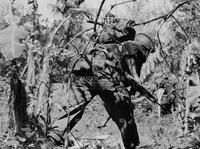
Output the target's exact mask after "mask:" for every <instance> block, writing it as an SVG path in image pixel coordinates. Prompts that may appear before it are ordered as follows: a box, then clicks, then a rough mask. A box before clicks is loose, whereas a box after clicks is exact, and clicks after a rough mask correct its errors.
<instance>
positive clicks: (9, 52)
mask: <svg viewBox="0 0 200 149" xmlns="http://www.w3.org/2000/svg"><path fill="white" fill-rule="evenodd" d="M5 20H6V21H7V22H8V23H9V24H10V25H9V26H8V27H7V28H5V29H3V30H1V31H0V49H1V52H2V54H3V56H4V57H5V59H6V60H12V59H14V58H18V57H20V56H21V55H22V54H23V52H24V50H26V45H25V43H22V40H23V39H25V38H26V37H27V36H28V32H27V31H26V30H25V29H23V28H20V27H18V26H17V24H16V23H17V22H18V20H17V19H16V17H14V16H13V14H12V12H11V11H10V13H9V14H8V15H7V16H6V17H5Z"/></svg>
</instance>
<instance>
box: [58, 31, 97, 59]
mask: <svg viewBox="0 0 200 149" xmlns="http://www.w3.org/2000/svg"><path fill="white" fill-rule="evenodd" d="M92 29H94V28H93V27H92V28H89V29H86V30H84V31H81V32H79V33H78V34H76V36H74V37H73V38H72V39H71V40H70V41H69V42H68V43H67V44H66V45H64V47H63V49H62V50H61V51H60V52H59V53H58V56H57V57H59V56H60V55H61V53H62V52H63V51H64V49H65V48H66V47H67V46H68V45H69V44H70V43H71V42H72V41H74V39H76V38H77V37H78V36H80V35H81V34H83V33H85V32H88V31H90V30H92Z"/></svg>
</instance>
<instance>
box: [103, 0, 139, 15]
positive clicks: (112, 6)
mask: <svg viewBox="0 0 200 149" xmlns="http://www.w3.org/2000/svg"><path fill="white" fill-rule="evenodd" d="M135 1H136V0H135ZM135 1H133V0H129V1H125V2H121V3H117V4H114V5H111V7H110V10H109V11H108V13H107V14H106V15H105V17H107V15H108V14H110V12H111V11H112V9H113V8H114V7H116V6H119V5H123V4H126V3H130V2H135Z"/></svg>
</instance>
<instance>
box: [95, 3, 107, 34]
mask: <svg viewBox="0 0 200 149" xmlns="http://www.w3.org/2000/svg"><path fill="white" fill-rule="evenodd" d="M104 2H105V0H102V2H101V5H100V7H99V11H98V13H97V16H96V19H95V22H94V32H96V27H97V21H98V18H99V15H100V13H101V9H102V7H103V4H104Z"/></svg>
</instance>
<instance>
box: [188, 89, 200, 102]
mask: <svg viewBox="0 0 200 149" xmlns="http://www.w3.org/2000/svg"><path fill="white" fill-rule="evenodd" d="M188 95H189V100H190V102H192V100H193V99H195V98H196V97H199V96H200V86H190V88H189V93H188Z"/></svg>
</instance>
